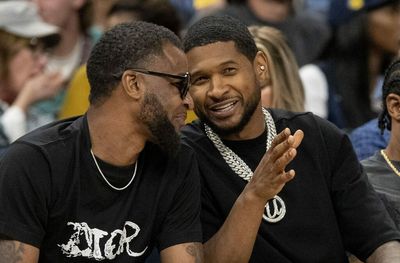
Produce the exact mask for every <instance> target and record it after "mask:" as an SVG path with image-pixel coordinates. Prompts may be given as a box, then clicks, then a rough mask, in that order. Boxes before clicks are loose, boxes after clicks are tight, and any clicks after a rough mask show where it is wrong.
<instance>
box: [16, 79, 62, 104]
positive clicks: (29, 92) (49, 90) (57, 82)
mask: <svg viewBox="0 0 400 263" xmlns="http://www.w3.org/2000/svg"><path fill="white" fill-rule="evenodd" d="M62 84H63V78H62V76H61V74H59V73H42V74H39V75H37V76H35V77H33V78H31V79H30V80H29V81H27V82H26V83H25V85H24V87H23V88H22V90H21V91H20V93H19V94H18V96H17V99H16V100H15V102H14V103H13V105H16V106H19V107H20V108H21V109H22V110H24V111H26V110H27V108H28V107H29V106H30V105H32V104H33V103H35V102H38V101H41V100H44V99H48V98H52V97H54V96H55V95H56V94H57V93H58V92H59V91H60V90H61V88H62Z"/></svg>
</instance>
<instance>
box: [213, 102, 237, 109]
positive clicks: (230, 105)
mask: <svg viewBox="0 0 400 263" xmlns="http://www.w3.org/2000/svg"><path fill="white" fill-rule="evenodd" d="M234 104H235V103H234V102H231V103H229V104H225V105H222V106H220V107H216V108H214V110H215V111H225V110H228V108H231V107H232V106H233V105H234Z"/></svg>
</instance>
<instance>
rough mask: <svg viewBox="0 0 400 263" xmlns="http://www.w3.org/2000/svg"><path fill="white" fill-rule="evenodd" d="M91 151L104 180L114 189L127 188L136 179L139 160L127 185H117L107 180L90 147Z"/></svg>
mask: <svg viewBox="0 0 400 263" xmlns="http://www.w3.org/2000/svg"><path fill="white" fill-rule="evenodd" d="M90 153H91V154H92V158H93V161H94V163H95V164H96V167H97V170H98V171H99V173H100V174H101V177H103V179H104V181H106V183H107V184H108V185H109V186H110V187H111V188H112V189H114V190H117V191H122V190H125V189H126V188H128V186H129V185H130V184H131V183H132V182H133V179H134V178H135V176H136V171H137V166H138V162H139V160H137V161H136V162H135V168H134V170H133V174H132V178H131V180H129V182H128V184H127V185H125V186H124V187H116V186H114V185H112V184H111V183H110V182H109V181H108V180H107V178H106V177H105V176H104V174H103V172H102V171H101V169H100V166H99V164H98V163H97V160H96V156H94V154H93V151H92V149H90Z"/></svg>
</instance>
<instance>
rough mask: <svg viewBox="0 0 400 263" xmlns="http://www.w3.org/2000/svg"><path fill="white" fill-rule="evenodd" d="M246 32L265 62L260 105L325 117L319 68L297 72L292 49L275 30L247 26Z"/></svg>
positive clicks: (307, 66) (325, 89)
mask: <svg viewBox="0 0 400 263" xmlns="http://www.w3.org/2000/svg"><path fill="white" fill-rule="evenodd" d="M249 30H250V33H251V34H252V35H253V38H254V40H255V42H256V44H257V47H258V49H259V50H261V51H263V52H264V53H265V55H266V56H267V61H268V65H267V70H268V72H269V75H270V84H269V85H267V86H265V87H263V89H262V90H261V99H262V103H263V106H264V107H272V108H281V109H286V110H290V111H295V112H301V111H311V112H313V113H315V114H317V115H318V116H320V117H322V118H325V117H326V116H327V97H328V95H327V88H328V87H327V84H325V85H323V84H321V83H320V82H321V81H323V80H324V79H323V76H321V77H319V76H318V74H317V73H316V71H320V70H319V69H318V67H317V66H316V65H313V64H308V65H305V66H303V67H302V68H301V69H300V70H299V68H298V66H297V62H296V60H295V57H294V55H293V52H292V50H291V49H290V48H289V47H288V45H287V43H286V39H285V37H284V36H283V35H282V33H281V32H280V31H279V30H278V29H275V28H273V27H269V26H250V27H249ZM321 74H322V73H321ZM309 75H311V76H312V78H309ZM316 83H318V84H317V85H315V84H316Z"/></svg>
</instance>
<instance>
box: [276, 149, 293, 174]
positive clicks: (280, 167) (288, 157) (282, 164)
mask: <svg viewBox="0 0 400 263" xmlns="http://www.w3.org/2000/svg"><path fill="white" fill-rule="evenodd" d="M296 154H297V150H296V149H295V148H289V149H288V150H287V151H286V152H284V154H282V155H281V156H280V157H279V158H278V159H276V161H275V162H274V170H275V171H276V172H277V173H279V172H283V171H284V170H285V168H286V166H287V165H288V164H289V163H290V162H291V161H292V160H293V159H294V157H295V156H296Z"/></svg>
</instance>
